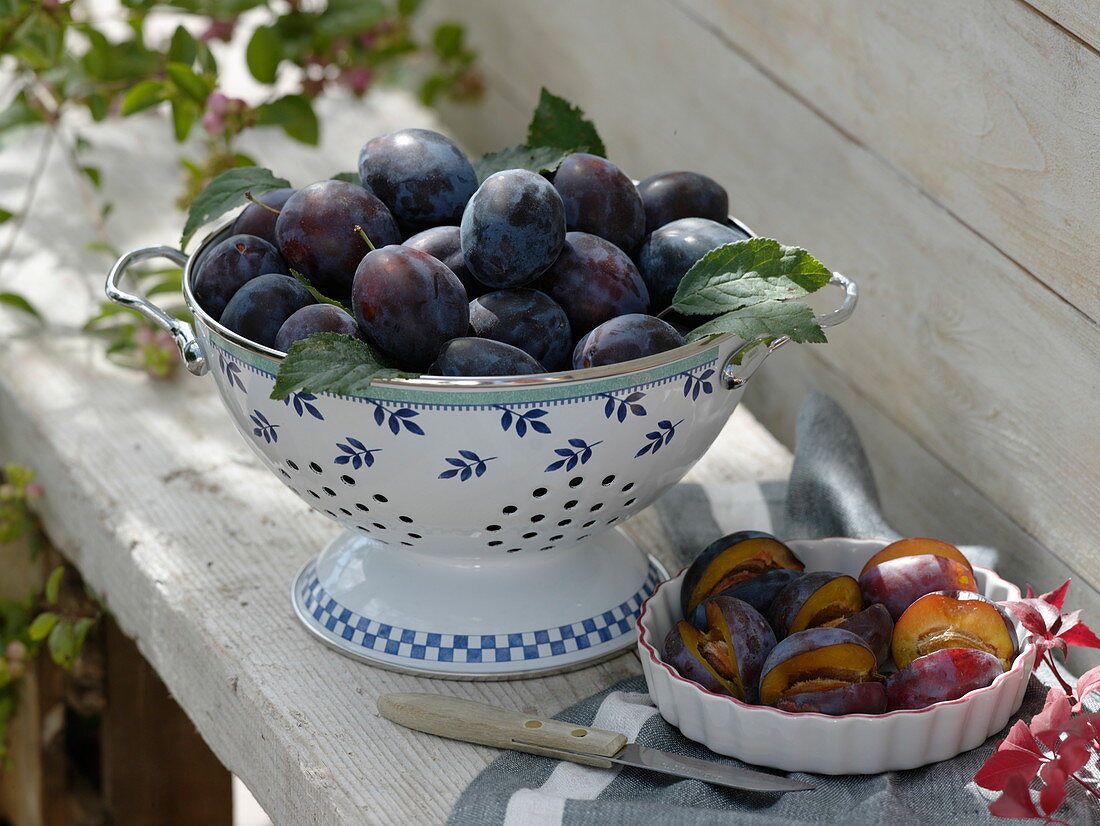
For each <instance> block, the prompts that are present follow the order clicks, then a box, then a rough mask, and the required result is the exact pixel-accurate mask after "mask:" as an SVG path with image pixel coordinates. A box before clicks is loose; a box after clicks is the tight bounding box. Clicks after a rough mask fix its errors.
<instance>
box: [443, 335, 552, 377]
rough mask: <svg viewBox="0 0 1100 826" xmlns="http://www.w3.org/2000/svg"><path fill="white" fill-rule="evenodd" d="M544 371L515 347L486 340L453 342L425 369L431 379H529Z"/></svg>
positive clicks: (447, 344) (469, 338)
mask: <svg viewBox="0 0 1100 826" xmlns="http://www.w3.org/2000/svg"><path fill="white" fill-rule="evenodd" d="M545 372H546V369H545V368H544V367H543V366H542V365H541V364H539V363H538V361H536V360H535V359H534V358H532V357H531V356H530V355H528V354H527V353H525V352H524V351H523V350H521V349H519V348H518V347H513V346H512V345H511V344H505V343H504V342H503V341H493V340H492V339H489V338H475V337H473V336H467V337H463V338H453V339H451V340H450V341H448V342H447V343H446V344H444V345H443V348H442V349H441V350H440V351H439V356H438V357H437V358H436V360H435V361H434V362H433V363H432V366H431V367H429V368H428V373H429V374H430V375H433V376H530V375H533V374H535V373H545Z"/></svg>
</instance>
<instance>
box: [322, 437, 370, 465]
mask: <svg viewBox="0 0 1100 826" xmlns="http://www.w3.org/2000/svg"><path fill="white" fill-rule="evenodd" d="M345 441H346V442H347V444H344V443H343V442H337V443H336V447H337V448H338V449H339V450H340V455H339V456H337V457H336V458H335V459H333V460H332V461H333V462H334V463H335V464H337V465H349V464H350V465H351V466H352V468H353V469H355V470H359V468H361V467H370V466H371V465H373V464H374V454H375V453H379V452H381V450H382V448H380V447H374V448H368V447H367V446H366V445H364V444H363V443H362V442H361V441H359V440H358V439H356V438H353V437H351V436H347V437H346V438H345Z"/></svg>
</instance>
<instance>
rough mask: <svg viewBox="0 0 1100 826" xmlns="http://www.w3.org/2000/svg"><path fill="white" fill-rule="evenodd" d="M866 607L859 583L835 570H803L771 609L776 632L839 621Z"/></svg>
mask: <svg viewBox="0 0 1100 826" xmlns="http://www.w3.org/2000/svg"><path fill="white" fill-rule="evenodd" d="M862 609H863V594H862V593H861V592H860V590H859V583H858V582H856V581H855V579H853V578H852V577H850V576H848V575H847V574H840V573H837V572H836V571H814V572H812V573H808V574H804V575H803V576H800V577H799V578H798V579H796V580H794V581H793V582H791V583H789V584H788V585H787V586H786V587H785V588H784V589H783V590H782V591H780V592H779V593H778V594H777V595H776V597H775V601H774V602H772V605H771V609H770V610H769V611H768V621H769V622H771V625H772V628H773V629H775V635H776V637H778V638H779V639H783V637H786V636H787V635H788V634H794V633H796V632H798V631H805V630H806V629H807V628H815V627H817V626H819V625H825V626H831V625H837V624H838V623H840V622H841V621H842V620H844V619H846V618H848V617H850V616H852V615H853V614H858V613H859V612H860V611H861V610H862Z"/></svg>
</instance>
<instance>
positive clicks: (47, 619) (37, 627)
mask: <svg viewBox="0 0 1100 826" xmlns="http://www.w3.org/2000/svg"><path fill="white" fill-rule="evenodd" d="M57 620H58V616H57V614H55V613H54V612H53V611H45V612H43V613H41V614H39V615H38V616H37V617H35V618H34V621H33V622H32V623H31V625H30V628H28V629H27V636H28V637H30V638H31V640H33V641H34V642H38V641H39V640H44V639H46V636H47V635H48V634H49V633H50V631H52V630H53V627H54V626H55V625H57Z"/></svg>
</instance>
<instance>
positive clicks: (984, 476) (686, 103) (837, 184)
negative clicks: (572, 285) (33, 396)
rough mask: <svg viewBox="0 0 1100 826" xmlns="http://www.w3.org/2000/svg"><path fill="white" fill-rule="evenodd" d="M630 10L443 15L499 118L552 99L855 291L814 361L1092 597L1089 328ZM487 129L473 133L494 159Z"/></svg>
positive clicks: (710, 57)
mask: <svg viewBox="0 0 1100 826" xmlns="http://www.w3.org/2000/svg"><path fill="white" fill-rule="evenodd" d="M769 6H770V4H769ZM630 9H631V11H630V13H629V14H624V12H623V6H622V5H621V4H616V3H607V4H583V3H580V2H577V0H564V2H560V3H557V4H555V5H554V6H553V7H552V8H548V7H546V6H545V5H543V4H534V3H514V4H511V5H510V6H509V13H508V14H506V15H487V14H485V13H484V7H482V6H481V5H480V4H478V3H473V2H458V3H455V4H453V5H452V6H451V7H450V11H449V13H452V14H462V15H468V19H469V20H470V21H471V22H470V30H471V35H472V37H473V38H474V42H475V43H476V44H477V45H479V46H481V47H482V48H483V50H484V51H483V55H484V59H485V62H486V65H487V66H488V68H489V70H490V71H491V73H492V75H491V79H492V80H493V81H494V82H495V83H499V84H502V85H504V86H505V87H507V88H508V89H509V92H508V94H507V95H502V96H500V97H498V98H496V99H495V101H494V105H495V106H497V107H502V106H504V104H505V102H506V101H508V100H515V101H520V100H526V101H534V100H535V99H536V97H537V93H538V87H539V86H540V85H542V84H543V83H550V85H552V86H553V88H554V89H555V90H556V91H557V92H558V93H559V94H563V95H565V96H566V97H569V98H570V99H572V100H574V101H576V102H577V103H579V104H580V105H581V106H582V107H583V108H585V109H586V110H587V111H588V113H589V114H590V115H591V116H592V117H593V118H594V119H595V121H596V122H597V123H598V124H599V125H600V128H601V131H602V132H603V135H604V139H605V142H606V143H607V145H608V147H609V148H610V151H611V153H612V155H613V157H614V158H615V159H617V160H618V161H619V162H620V163H621V164H622V165H623V166H624V167H625V168H626V169H627V171H629V172H630V173H631V174H633V175H634V176H636V177H643V176H645V175H648V174H652V173H653V172H657V171H660V170H662V169H675V168H688V169H702V170H704V171H706V172H708V173H710V174H712V175H713V176H715V177H716V178H717V179H718V180H720V181H722V182H723V183H724V184H725V185H726V186H727V187H728V188H729V190H730V193H731V200H732V203H733V204H734V207H733V208H734V210H735V212H737V214H738V215H739V216H740V217H742V218H744V219H745V220H746V221H748V223H749V224H750V225H751V226H753V227H754V228H755V229H757V230H758V231H760V232H762V233H764V234H768V235H774V236H777V237H779V238H782V239H785V240H787V241H792V242H797V243H800V244H802V245H804V246H806V247H808V248H810V249H811V250H814V251H815V252H816V253H818V254H819V255H820V256H821V257H822V259H823V260H825V261H826V262H827V263H828V264H829V265H830V266H832V267H833V268H835V269H838V270H842V271H845V272H848V273H849V274H851V275H852V276H854V277H856V278H857V279H858V280H859V282H860V284H861V287H862V291H863V298H862V303H861V307H860V309H859V311H858V312H857V313H856V315H855V317H854V318H853V320H852V321H851V322H850V323H849V324H848V325H846V326H845V327H842V328H840V329H838V330H837V331H835V333H834V334H833V335H832V343H831V344H830V345H829V346H828V347H826V348H821V349H820V354H819V356H820V358H821V359H823V360H825V362H826V363H827V364H829V365H834V366H835V367H836V369H837V370H838V371H839V372H841V373H842V374H843V375H845V376H847V377H848V378H849V379H850V380H851V382H852V384H853V385H854V386H855V387H857V388H858V389H859V390H860V392H862V393H863V394H864V395H866V396H867V398H869V399H870V400H872V401H874V402H875V404H876V405H877V406H878V407H880V408H881V409H882V410H883V411H886V412H887V413H888V414H889V416H890V417H891V418H892V419H893V420H894V421H896V422H897V423H898V424H899V425H900V426H901V427H902V428H903V429H904V430H906V431H907V432H909V433H911V434H912V435H913V436H914V437H915V438H916V439H917V441H918V442H920V443H921V444H923V445H926V446H927V447H928V449H929V450H930V452H931V453H932V454H933V455H934V456H936V457H937V458H938V459H939V460H940V461H941V462H943V463H944V464H945V465H947V466H948V467H950V468H952V469H954V470H955V471H956V472H957V473H959V475H960V476H961V477H962V478H963V479H964V480H965V481H966V482H968V483H969V484H970V485H971V486H973V487H974V489H975V490H977V491H979V492H980V493H981V494H982V495H983V496H985V497H986V498H987V499H989V500H991V501H993V502H994V503H996V505H997V506H998V507H999V508H1000V509H1001V510H1002V511H1003V512H1004V513H1007V514H1010V515H1011V518H1012V519H1013V520H1014V521H1016V522H1017V523H1018V524H1019V525H1020V526H1021V527H1022V528H1023V529H1024V530H1025V531H1026V532H1027V533H1028V534H1030V535H1032V536H1034V537H1036V539H1038V540H1039V542H1040V543H1041V544H1042V545H1044V546H1045V547H1048V548H1050V549H1052V550H1053V552H1054V553H1056V554H1058V555H1059V556H1060V557H1061V558H1062V559H1063V560H1065V561H1066V562H1067V563H1068V564H1070V565H1072V566H1073V567H1075V568H1077V570H1078V571H1079V572H1080V573H1081V575H1082V576H1083V577H1085V578H1087V579H1088V580H1089V581H1090V582H1091V583H1092V584H1093V585H1097V584H1100V559H1097V558H1096V556H1095V554H1093V553H1092V551H1091V549H1092V547H1093V543H1094V534H1095V525H1094V524H1093V521H1094V520H1093V519H1092V516H1091V514H1092V508H1093V506H1092V503H1093V502H1094V501H1095V499H1096V498H1097V496H1100V467H1098V466H1097V464H1096V462H1095V461H1093V457H1094V456H1096V455H1097V453H1098V450H1100V439H1098V436H1097V433H1096V431H1095V427H1094V424H1093V423H1094V422H1096V421H1098V420H1100V394H1098V393H1097V375H1098V371H1097V369H1096V368H1097V366H1098V365H1100V335H1098V330H1097V326H1096V324H1094V323H1093V322H1091V321H1089V320H1088V319H1087V318H1086V317H1085V316H1083V315H1082V314H1081V313H1080V312H1079V311H1078V310H1076V309H1074V308H1073V307H1072V306H1070V305H1069V304H1067V303H1066V302H1065V301H1064V300H1063V299H1062V298H1060V297H1059V296H1057V295H1055V294H1054V293H1052V292H1051V291H1050V290H1049V289H1048V288H1047V287H1046V286H1044V285H1043V284H1041V283H1040V282H1039V281H1037V280H1036V279H1035V278H1034V277H1033V276H1032V275H1031V274H1030V273H1028V272H1027V271H1025V270H1024V269H1022V268H1021V267H1019V266H1018V265H1017V264H1015V263H1014V262H1013V261H1012V260H1011V259H1009V258H1007V257H1006V256H1005V255H1004V254H1002V253H1001V252H1000V251H999V250H997V249H996V248H995V247H993V246H992V245H990V244H989V243H987V242H986V241H985V240H984V239H983V238H982V237H981V236H979V235H977V234H975V233H974V232H973V231H971V230H970V229H969V228H968V227H966V226H964V225H963V224H961V223H960V222H959V221H958V220H957V219H956V218H955V216H954V215H953V214H952V213H951V212H949V211H948V210H945V209H944V208H942V207H941V206H940V205H938V204H937V203H936V202H934V201H932V200H930V199H929V198H928V196H927V192H926V191H924V190H923V189H921V188H920V187H918V186H916V185H915V184H914V183H912V182H911V181H910V180H909V179H907V178H906V177H905V176H904V175H902V174H900V173H899V172H898V171H897V169H896V168H894V167H892V166H891V165H890V164H888V163H886V162H885V161H884V160H883V159H882V158H881V157H879V156H878V155H875V154H873V153H871V152H869V151H868V150H867V149H866V148H865V147H864V146H863V145H861V144H859V143H856V142H854V141H853V140H852V139H851V138H850V137H849V136H848V135H846V134H845V133H844V132H842V131H839V130H838V129H836V128H835V127H834V126H833V125H832V124H830V123H828V122H827V121H825V120H823V119H822V117H821V116H820V115H819V114H818V113H817V112H815V111H814V110H813V109H810V108H809V107H807V106H806V105H805V104H804V103H803V102H802V101H801V100H799V99H798V98H797V97H795V96H792V95H791V94H790V93H789V92H788V91H787V90H786V89H785V88H783V87H782V86H780V85H778V84H777V83H776V82H775V81H774V80H773V79H772V78H771V77H770V76H769V75H767V74H765V73H762V72H761V71H760V70H759V69H758V68H757V66H756V64H755V63H754V62H752V61H750V60H748V59H746V58H745V57H744V56H742V55H741V54H739V53H738V52H736V51H734V50H732V49H730V48H729V47H728V45H727V44H726V43H725V42H724V41H723V40H721V39H720V38H718V37H717V36H716V35H715V34H714V33H712V32H708V31H706V30H705V29H703V28H701V27H700V25H699V23H698V22H697V20H696V19H694V18H692V17H689V16H688V15H687V14H685V13H684V12H683V11H682V10H680V9H679V8H676V7H673V6H672V5H670V4H669V3H668V2H661V0H649V1H648V2H638V3H632V4H630ZM479 12H480V13H479ZM579 18H583V19H584V20H585V21H586V22H585V25H584V26H576V25H575V21H576V20H577V19H579ZM609 32H615V33H616V38H617V39H615V40H614V46H615V47H614V48H611V47H610V46H609V41H608V37H609V35H608V33H609ZM490 44H491V47H490ZM548 78H550V79H552V81H550V80H548ZM671 79H675V80H671ZM512 119H513V120H514V116H513V118H512ZM496 120H497V118H496V117H495V111H494V112H493V116H490V117H486V118H484V119H482V121H481V123H483V124H484V128H485V129H486V134H488V135H489V138H488V140H490V141H492V143H495V144H498V145H499V143H500V140H499V136H498V135H497V134H496V132H497V128H496V126H495V122H496ZM479 134H480V133H479V132H478V131H471V132H466V133H463V137H465V138H466V139H467V140H468V141H469V142H471V143H473V142H476V141H477V140H478V137H479ZM513 140H514V138H513Z"/></svg>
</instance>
